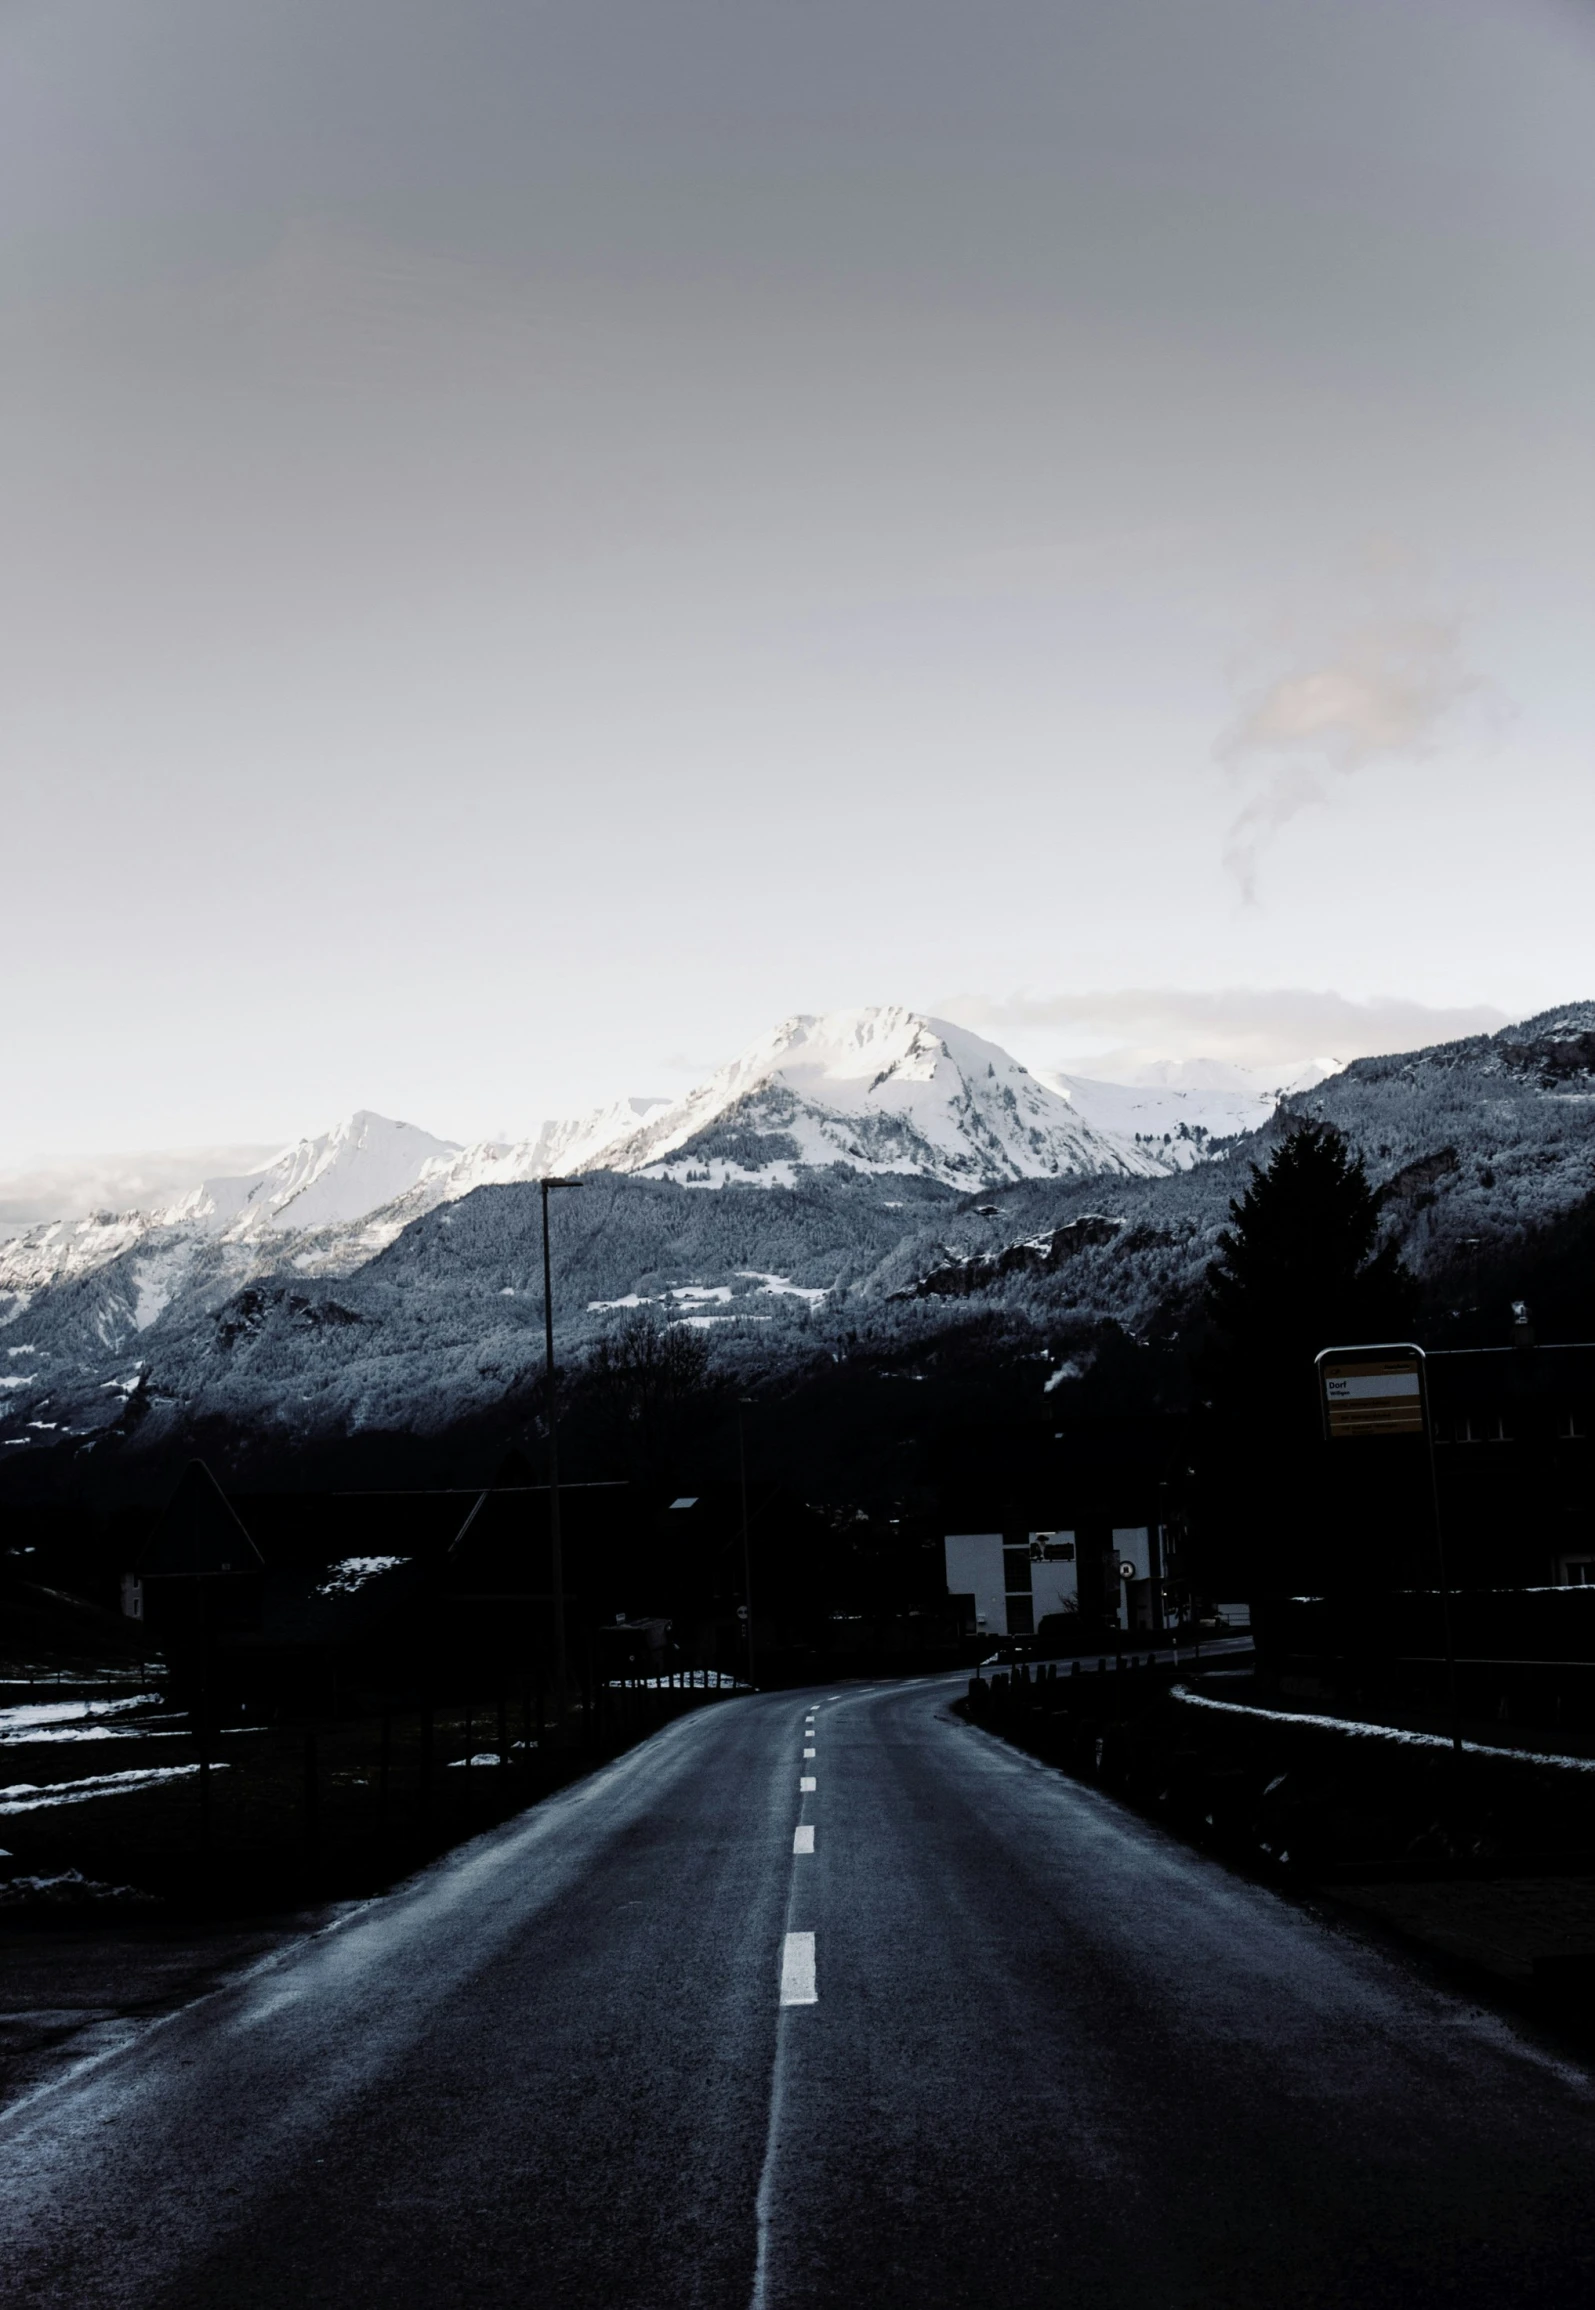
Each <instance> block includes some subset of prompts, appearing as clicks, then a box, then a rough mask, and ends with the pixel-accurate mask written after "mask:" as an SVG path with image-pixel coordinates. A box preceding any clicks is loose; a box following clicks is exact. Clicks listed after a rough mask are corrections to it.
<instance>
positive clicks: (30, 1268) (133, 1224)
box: [0, 1109, 460, 1295]
mask: <svg viewBox="0 0 1595 2310" xmlns="http://www.w3.org/2000/svg"><path fill="white" fill-rule="evenodd" d="M459 1153H460V1150H459V1148H458V1147H457V1146H456V1145H455V1144H454V1142H453V1141H452V1140H448V1139H434V1138H433V1136H432V1135H431V1133H430V1132H429V1131H419V1130H417V1129H416V1127H415V1125H414V1124H412V1123H396V1122H390V1121H389V1120H388V1118H387V1117H386V1116H384V1115H373V1114H370V1113H368V1112H367V1111H366V1110H364V1109H362V1110H361V1111H360V1112H359V1113H357V1114H354V1115H351V1116H350V1117H349V1118H348V1120H347V1121H346V1122H343V1123H340V1124H338V1125H337V1126H336V1127H335V1128H334V1129H333V1130H331V1131H324V1132H322V1133H321V1134H320V1136H319V1137H317V1138H313V1139H301V1140H299V1141H298V1142H297V1144H296V1145H294V1146H292V1147H286V1148H284V1149H283V1151H282V1153H281V1154H280V1155H277V1156H274V1157H273V1158H272V1160H271V1162H269V1163H267V1164H264V1165H262V1167H261V1168H260V1169H259V1170H258V1171H248V1172H243V1173H240V1174H238V1175H236V1176H232V1177H221V1178H216V1179H207V1180H204V1181H202V1183H201V1184H200V1185H199V1186H198V1187H194V1188H191V1189H190V1190H189V1192H188V1193H187V1194H186V1195H184V1196H182V1197H181V1198H180V1199H179V1200H178V1201H177V1202H176V1203H174V1204H171V1205H169V1206H167V1207H166V1208H165V1209H164V1210H154V1211H128V1212H116V1213H112V1212H103V1211H102V1212H94V1213H91V1215H90V1216H89V1217H88V1218H87V1219H75V1220H56V1221H52V1222H49V1223H47V1224H45V1225H43V1226H39V1227H30V1228H27V1229H26V1230H24V1232H23V1233H22V1234H20V1235H16V1236H13V1237H11V1238H10V1240H9V1241H7V1242H4V1243H0V1293H12V1294H21V1295H26V1294H29V1293H32V1292H36V1291H38V1290H40V1289H42V1288H43V1286H44V1285H46V1284H49V1283H54V1282H59V1281H64V1280H66V1279H69V1278H71V1277H73V1276H79V1275H86V1274H89V1273H91V1272H93V1271H94V1270H95V1269H97V1268H101V1267H104V1266H106V1265H107V1264H108V1263H109V1262H110V1261H112V1260H114V1259H118V1258H120V1257H121V1256H122V1255H123V1254H124V1253H127V1252H130V1251H132V1250H134V1249H135V1248H138V1247H141V1246H142V1247H144V1248H146V1249H148V1250H149V1251H150V1252H151V1253H152V1254H153V1253H155V1252H156V1251H159V1253H160V1256H161V1267H162V1271H163V1272H173V1271H174V1270H173V1260H172V1257H171V1256H170V1255H171V1254H172V1253H173V1251H174V1249H175V1248H176V1247H179V1246H182V1247H185V1252H186V1250H189V1249H192V1248H193V1247H195V1246H197V1245H198V1244H200V1243H203V1242H207V1241H209V1242H217V1243H225V1244H239V1245H248V1244H251V1243H258V1244H261V1245H264V1244H266V1243H269V1242H270V1241H271V1240H272V1239H273V1238H278V1237H283V1236H289V1235H292V1236H307V1235H311V1234H315V1233H318V1232H324V1231H326V1230H328V1229H334V1230H335V1229H338V1228H346V1227H348V1226H350V1225H351V1224H353V1223H355V1222H357V1221H359V1220H361V1219H362V1218H364V1216H365V1215H366V1214H367V1213H368V1212H371V1211H373V1210H376V1209H378V1208H380V1207H381V1206H383V1205H385V1204H388V1203H391V1202H393V1201H394V1199H395V1198H396V1197H398V1196H401V1195H403V1194H404V1193H405V1192H406V1190H408V1189H409V1188H412V1187H413V1186H414V1185H415V1184H416V1182H417V1181H418V1180H419V1179H420V1178H421V1177H422V1176H423V1175H424V1174H425V1173H426V1172H427V1171H428V1170H429V1169H430V1168H432V1167H434V1166H436V1165H438V1164H440V1163H444V1162H448V1161H451V1160H453V1158H455V1157H456V1156H457V1155H458V1154H459ZM271 1256H272V1257H273V1258H277V1257H281V1256H282V1253H281V1252H280V1251H275V1250H274V1251H273V1252H272V1254H271ZM177 1264H178V1266H181V1265H182V1264H183V1261H182V1260H179V1261H178V1263H177ZM249 1264H251V1263H250V1262H248V1261H245V1262H244V1263H243V1266H244V1267H247V1266H248V1265H249ZM236 1265H237V1263H235V1266H236ZM239 1272H242V1269H239Z"/></svg>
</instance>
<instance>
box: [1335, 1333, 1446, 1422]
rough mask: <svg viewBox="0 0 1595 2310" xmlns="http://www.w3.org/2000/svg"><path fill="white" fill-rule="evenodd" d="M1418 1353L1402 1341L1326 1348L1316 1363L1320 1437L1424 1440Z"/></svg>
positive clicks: (1424, 1414) (1424, 1394)
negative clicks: (1396, 1437) (1321, 1409)
mask: <svg viewBox="0 0 1595 2310" xmlns="http://www.w3.org/2000/svg"><path fill="white" fill-rule="evenodd" d="M1423 1372H1424V1357H1423V1350H1422V1348H1418V1347H1412V1346H1410V1345H1409V1344H1408V1343H1407V1342H1405V1341H1393V1342H1385V1343H1382V1344H1380V1345H1378V1346H1374V1347H1350V1348H1325V1349H1324V1351H1323V1353H1322V1355H1320V1356H1319V1358H1318V1386H1319V1394H1320V1400H1321V1402H1322V1405H1323V1415H1324V1434H1325V1435H1326V1436H1327V1437H1328V1438H1329V1439H1330V1441H1331V1442H1336V1441H1338V1440H1340V1439H1342V1438H1344V1437H1347V1436H1353V1437H1357V1436H1423V1435H1427V1433H1428V1408H1429V1407H1428V1393H1427V1390H1426V1389H1425V1386H1424V1377H1423Z"/></svg>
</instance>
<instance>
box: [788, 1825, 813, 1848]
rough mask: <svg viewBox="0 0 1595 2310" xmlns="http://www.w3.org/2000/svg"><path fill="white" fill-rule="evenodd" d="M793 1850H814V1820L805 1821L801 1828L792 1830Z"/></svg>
mask: <svg viewBox="0 0 1595 2310" xmlns="http://www.w3.org/2000/svg"><path fill="white" fill-rule="evenodd" d="M792 1850H793V1852H794V1853H812V1852H813V1850H814V1823H813V1822H812V1821H805V1822H804V1823H803V1824H802V1826H801V1827H800V1828H796V1829H794V1830H793V1831H792Z"/></svg>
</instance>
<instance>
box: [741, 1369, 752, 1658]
mask: <svg viewBox="0 0 1595 2310" xmlns="http://www.w3.org/2000/svg"><path fill="white" fill-rule="evenodd" d="M747 1400H748V1399H747V1398H746V1397H745V1396H738V1398H737V1476H738V1479H739V1481H740V1483H741V1486H742V1609H743V1611H744V1612H745V1613H746V1614H747V1616H748V1689H749V1690H750V1691H752V1689H753V1555H752V1551H751V1549H750V1548H749V1546H748V1448H747V1441H746V1439H745V1437H744V1435H743V1432H742V1407H743V1405H744V1404H745V1403H746V1402H747Z"/></svg>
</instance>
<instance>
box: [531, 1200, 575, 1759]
mask: <svg viewBox="0 0 1595 2310" xmlns="http://www.w3.org/2000/svg"><path fill="white" fill-rule="evenodd" d="M537 1184H538V1186H539V1187H540V1188H541V1189H542V1195H543V1371H544V1376H545V1382H546V1391H547V1397H548V1552H549V1572H550V1579H549V1586H550V1588H551V1589H552V1590H553V1595H554V1705H555V1708H556V1709H557V1710H558V1712H559V1714H560V1715H561V1716H563V1715H564V1712H565V1700H566V1693H567V1689H568V1682H569V1674H568V1667H567V1662H566V1650H565V1553H564V1546H563V1542H562V1539H561V1535H560V1529H559V1419H558V1414H557V1410H556V1407H555V1401H554V1285H553V1276H552V1272H551V1267H550V1262H549V1256H548V1193H549V1189H550V1188H551V1187H579V1186H580V1185H581V1181H580V1180H579V1179H548V1178H544V1179H539V1181H538V1182H537Z"/></svg>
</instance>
